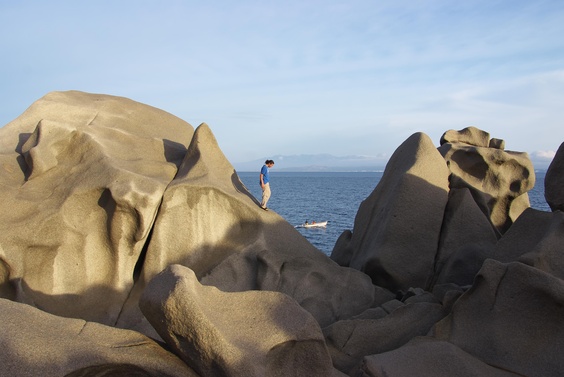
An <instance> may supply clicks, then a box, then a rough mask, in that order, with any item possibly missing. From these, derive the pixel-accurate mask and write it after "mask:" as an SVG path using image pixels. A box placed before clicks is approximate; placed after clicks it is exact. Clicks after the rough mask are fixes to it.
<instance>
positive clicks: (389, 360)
mask: <svg viewBox="0 0 564 377" xmlns="http://www.w3.org/2000/svg"><path fill="white" fill-rule="evenodd" d="M360 369H361V371H360V372H359V373H358V374H357V375H356V376H357V377H405V376H417V377H453V376H457V377H478V376H488V377H517V376H520V375H519V374H516V373H511V372H509V371H506V370H503V369H498V368H494V367H492V366H490V365H488V364H486V363H484V362H483V361H480V360H479V359H477V358H476V357H474V356H472V355H471V354H470V353H467V352H465V351H464V350H462V349H460V348H458V347H456V346H455V345H454V344H452V343H449V342H445V341H437V340H434V339H432V338H425V337H420V338H415V339H414V340H413V341H411V342H409V343H408V344H407V345H406V346H404V347H401V348H398V349H397V350H393V351H390V352H385V353H381V354H378V355H371V356H367V357H365V358H364V361H363V363H362V365H361V367H360Z"/></svg>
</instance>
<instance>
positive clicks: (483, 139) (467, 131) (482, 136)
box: [440, 126, 503, 147]
mask: <svg viewBox="0 0 564 377" xmlns="http://www.w3.org/2000/svg"><path fill="white" fill-rule="evenodd" d="M440 142H441V145H443V144H446V143H464V144H468V145H474V146H476V147H489V146H490V142H491V141H490V134H489V133H488V132H486V131H482V130H480V129H478V128H476V127H473V126H470V127H466V128H464V129H462V130H460V131H456V130H448V131H446V132H445V133H444V134H443V136H441V141H440ZM502 143H503V140H498V139H495V140H494V141H493V144H499V145H501V144H502Z"/></svg>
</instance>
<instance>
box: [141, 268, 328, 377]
mask: <svg viewBox="0 0 564 377" xmlns="http://www.w3.org/2000/svg"><path fill="white" fill-rule="evenodd" d="M140 306H141V310H142V311H143V313H144V314H145V316H146V317H147V318H148V319H149V321H150V322H151V323H152V324H153V326H154V327H155V328H156V329H157V331H158V333H159V334H160V336H161V337H162V338H163V339H164V340H165V341H166V342H167V344H168V345H169V346H170V347H171V348H172V349H173V350H174V352H176V353H177V354H178V355H179V356H180V357H182V359H183V360H184V361H185V362H186V363H187V364H188V365H190V366H191V367H192V368H194V370H196V371H197V372H198V373H199V374H200V375H201V376H203V377H205V376H249V377H251V376H257V377H258V376H260V377H262V376H331V375H334V376H336V375H339V373H338V372H337V371H336V370H335V369H334V368H333V366H332V364H331V358H330V357H329V353H328V351H327V348H326V346H325V341H324V339H323V334H322V333H321V329H320V327H319V325H318V323H317V321H316V320H315V319H314V318H313V317H312V316H311V315H310V314H309V313H308V312H307V311H306V310H304V309H303V308H301V307H300V306H299V305H298V304H297V303H296V302H295V301H294V300H293V299H291V298H290V297H289V296H287V295H285V294H282V293H278V292H268V291H245V292H222V291H220V290H219V289H217V288H215V287H212V286H204V285H201V284H200V283H199V281H198V279H197V277H196V275H195V273H194V272H193V271H192V270H190V269H189V268H187V267H183V266H180V265H172V266H170V267H168V268H167V269H165V270H164V271H162V272H161V273H160V274H158V275H157V276H156V277H155V278H153V280H152V281H151V282H150V283H149V285H148V286H147V288H146V290H145V292H144V293H143V295H142V297H141V301H140Z"/></svg>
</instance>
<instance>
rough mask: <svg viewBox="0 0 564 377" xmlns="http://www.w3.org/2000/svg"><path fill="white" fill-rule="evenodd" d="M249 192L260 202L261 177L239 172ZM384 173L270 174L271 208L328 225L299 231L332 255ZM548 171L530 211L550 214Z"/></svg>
mask: <svg viewBox="0 0 564 377" xmlns="http://www.w3.org/2000/svg"><path fill="white" fill-rule="evenodd" d="M237 174H238V175H239V178H240V179H241V181H242V182H243V183H244V184H245V186H246V187H247V189H248V190H249V191H250V192H251V194H253V195H254V196H255V198H257V199H258V200H259V201H260V198H261V195H262V194H261V189H260V186H259V173H258V170H257V172H256V173H255V172H238V173H237ZM382 174H383V173H382V172H354V173H349V172H338V173H337V172H335V173H329V172H323V173H322V172H316V173H309V172H308V173H304V172H277V171H276V170H274V169H272V170H271V171H270V182H271V183H270V187H271V191H272V197H271V198H270V201H269V202H268V207H269V208H270V209H271V210H273V211H275V212H276V213H278V214H279V215H280V216H282V217H283V218H284V219H286V221H288V222H289V223H290V224H292V225H300V224H303V223H304V222H305V221H306V220H307V221H310V222H311V221H316V222H320V221H328V224H327V227H326V228H297V230H298V231H299V232H300V233H301V234H302V235H303V236H304V237H305V238H306V239H307V240H308V241H309V242H310V243H312V244H313V245H314V246H315V247H317V248H318V249H319V250H321V251H322V252H323V253H325V254H327V255H331V251H332V250H333V246H334V245H335V242H336V241H337V238H338V237H339V236H340V235H341V233H343V231H345V230H346V229H349V230H353V225H354V218H355V216H356V213H357V212H358V207H359V206H360V203H361V202H362V201H363V200H364V199H366V197H367V196H368V195H370V193H371V192H372V191H374V189H375V188H376V185H377V184H378V182H379V181H380V179H381V178H382ZM545 174H546V171H536V172H535V175H536V185H535V187H534V188H533V189H532V190H531V191H529V200H530V202H531V207H533V208H535V209H538V210H542V211H550V207H549V206H548V204H547V203H546V201H545V199H544V176H545Z"/></svg>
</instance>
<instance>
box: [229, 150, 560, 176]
mask: <svg viewBox="0 0 564 377" xmlns="http://www.w3.org/2000/svg"><path fill="white" fill-rule="evenodd" d="M530 158H531V161H532V162H533V165H534V167H535V169H540V170H546V169H547V168H548V165H549V164H550V162H551V159H550V158H547V157H545V156H539V155H538V154H537V153H532V154H531V155H530ZM266 159H271V160H274V169H275V170H276V171H292V172H355V171H356V172H360V171H383V170H384V169H385V167H386V164H387V163H388V158H387V157H374V156H354V155H350V156H333V155H331V154H299V155H289V156H285V155H276V156H270V157H263V158H260V159H257V160H253V161H247V162H239V163H234V164H233V166H234V167H235V170H237V171H239V172H247V171H250V172H252V171H259V170H260V168H261V167H262V165H264V161H265V160H266Z"/></svg>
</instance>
